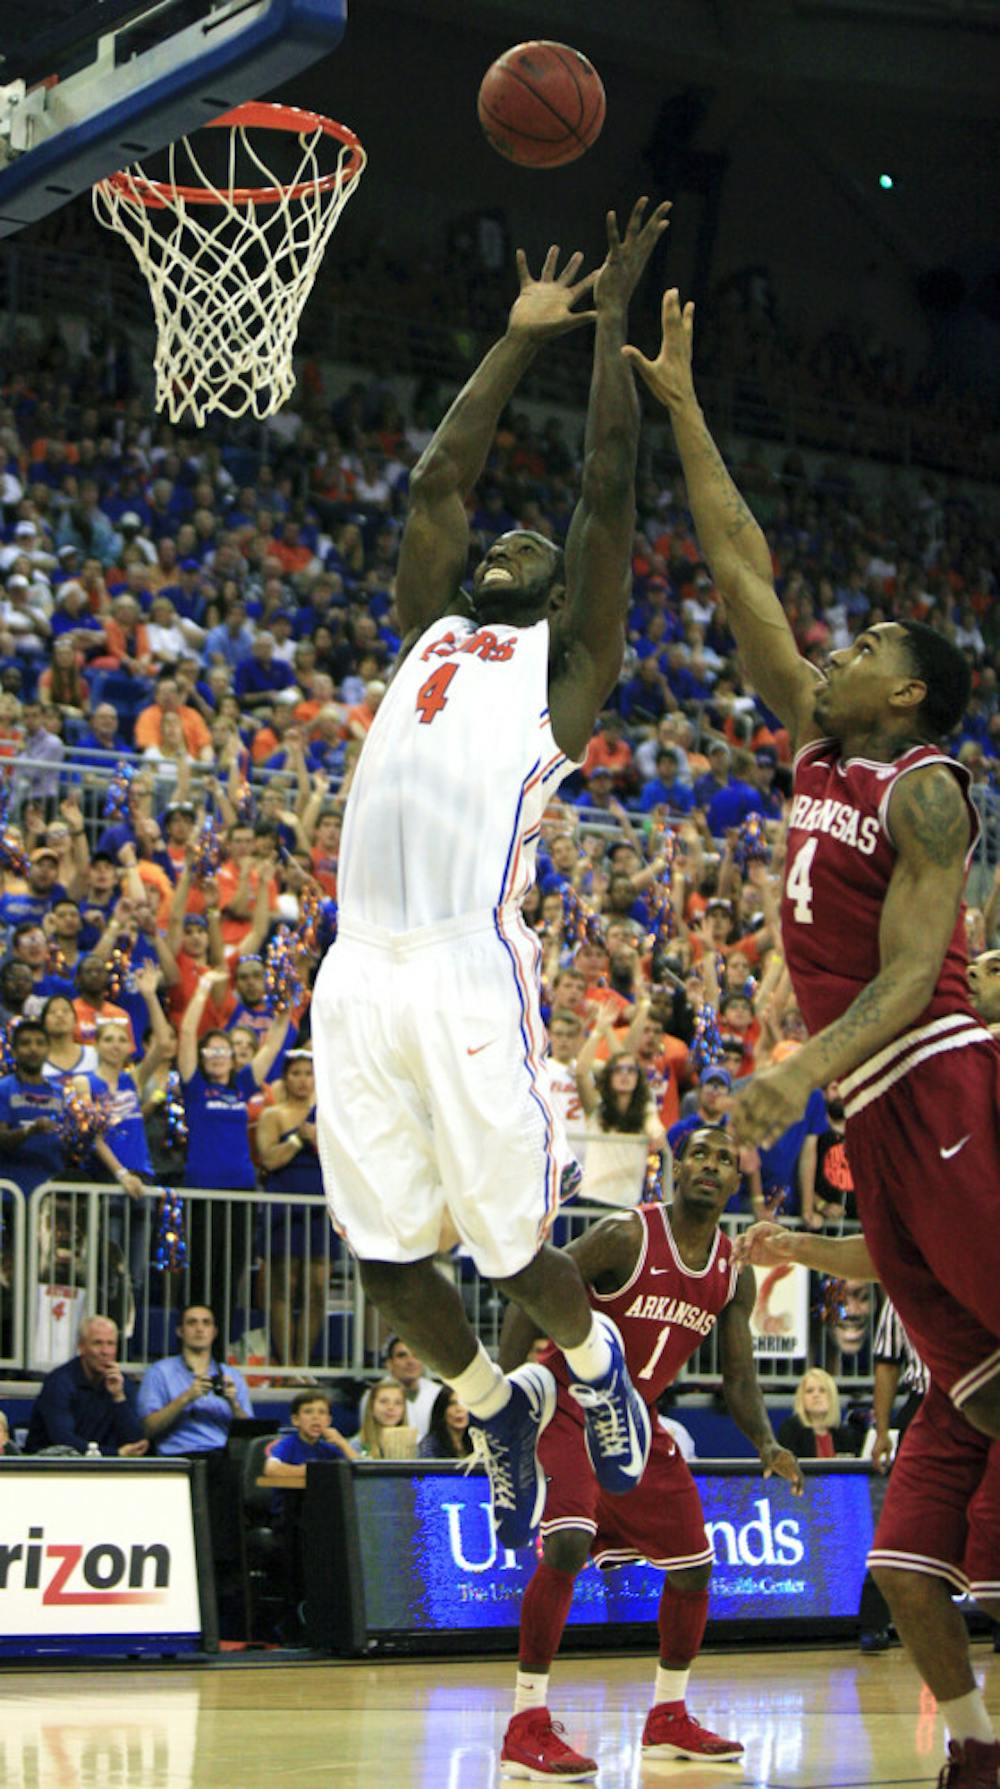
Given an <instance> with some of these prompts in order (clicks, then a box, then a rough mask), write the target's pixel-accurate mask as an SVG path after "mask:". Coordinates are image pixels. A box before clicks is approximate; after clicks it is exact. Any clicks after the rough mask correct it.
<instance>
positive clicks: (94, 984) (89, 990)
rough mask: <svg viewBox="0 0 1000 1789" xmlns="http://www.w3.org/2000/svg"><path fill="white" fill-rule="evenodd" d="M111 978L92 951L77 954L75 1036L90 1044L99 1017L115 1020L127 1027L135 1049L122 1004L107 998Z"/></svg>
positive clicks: (74, 1004) (104, 965)
mask: <svg viewBox="0 0 1000 1789" xmlns="http://www.w3.org/2000/svg"><path fill="white" fill-rule="evenodd" d="M110 980H111V977H110V975H109V973H108V966H107V964H106V963H105V962H103V961H102V959H101V958H100V957H98V956H94V955H93V954H91V955H89V956H86V957H81V959H80V966H79V968H78V969H77V972H76V985H77V990H78V992H77V995H76V998H75V1000H74V1001H73V1011H74V1012H75V1014H76V1038H77V1042H78V1043H81V1044H92V1043H94V1041H95V1040H96V1037H97V1022H98V1020H99V1019H119V1020H120V1021H121V1023H122V1024H123V1025H126V1026H127V1027H128V1035H129V1043H130V1045H131V1049H132V1052H133V1054H134V1052H135V1037H134V1035H133V1032H132V1021H131V1019H130V1018H129V1016H128V1013H127V1012H126V1011H125V1009H124V1007H122V1006H115V1004H114V1002H113V1001H111V1000H109V999H108V985H109V983H110Z"/></svg>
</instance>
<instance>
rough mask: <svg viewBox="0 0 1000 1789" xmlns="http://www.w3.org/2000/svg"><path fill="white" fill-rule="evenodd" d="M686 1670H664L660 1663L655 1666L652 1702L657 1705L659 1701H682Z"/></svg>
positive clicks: (688, 1675) (687, 1674)
mask: <svg viewBox="0 0 1000 1789" xmlns="http://www.w3.org/2000/svg"><path fill="white" fill-rule="evenodd" d="M690 1675H691V1672H690V1670H688V1671H665V1670H664V1669H663V1666H662V1665H657V1667H656V1682H655V1684H654V1685H653V1702H654V1704H655V1705H656V1706H659V1704H660V1703H661V1702H683V1700H684V1698H685V1696H686V1695H687V1687H688V1678H689V1677H690Z"/></svg>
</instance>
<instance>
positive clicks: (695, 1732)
mask: <svg viewBox="0 0 1000 1789" xmlns="http://www.w3.org/2000/svg"><path fill="white" fill-rule="evenodd" d="M642 1755H643V1757H644V1758H690V1759H697V1758H711V1760H712V1762H713V1764H736V1763H738V1761H739V1759H740V1758H742V1756H743V1747H742V1746H741V1744H740V1742H739V1740H738V1739H721V1738H720V1737H719V1735H718V1733H710V1732H709V1730H708V1728H707V1727H703V1726H702V1725H701V1722H700V1721H696V1720H695V1719H694V1716H693V1715H689V1714H688V1711H687V1709H686V1708H685V1706H684V1704H683V1702H657V1704H656V1706H655V1708H651V1709H650V1711H649V1713H648V1715H647V1716H646V1725H645V1727H644V1728H643V1731H642ZM976 1789H978V1784H977V1786H976Z"/></svg>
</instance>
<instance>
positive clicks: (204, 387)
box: [94, 101, 367, 428]
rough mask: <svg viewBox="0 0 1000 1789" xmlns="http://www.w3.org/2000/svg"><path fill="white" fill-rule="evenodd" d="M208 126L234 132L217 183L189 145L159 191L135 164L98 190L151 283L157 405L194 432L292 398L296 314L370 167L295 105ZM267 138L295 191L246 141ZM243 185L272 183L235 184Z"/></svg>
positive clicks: (244, 110) (227, 117)
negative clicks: (293, 161) (290, 159)
mask: <svg viewBox="0 0 1000 1789" xmlns="http://www.w3.org/2000/svg"><path fill="white" fill-rule="evenodd" d="M207 128H209V129H211V130H228V132H229V143H228V150H227V154H226V173H225V177H224V178H223V179H221V180H220V179H216V180H213V179H212V178H211V176H210V175H209V174H208V173H207V172H206V170H205V167H204V165H203V162H204V158H202V159H199V157H198V155H196V153H195V150H194V148H193V147H192V142H191V139H190V138H189V137H181V138H180V140H179V142H176V143H173V144H171V146H170V148H169V150H168V151H167V157H168V167H167V177H166V178H165V179H162V180H154V179H152V178H150V177H149V176H148V175H147V174H146V172H145V171H144V169H143V168H142V167H141V166H140V165H139V164H138V163H136V164H134V165H133V166H132V167H130V168H125V169H123V170H122V171H121V172H120V173H118V174H112V175H110V176H109V177H108V178H107V179H106V180H101V181H99V182H98V184H97V185H96V186H95V187H94V212H95V214H96V216H97V218H98V220H99V222H100V223H102V224H104V225H105V226H106V228H107V229H109V230H117V232H118V234H119V235H120V236H123V237H124V238H125V240H126V242H127V243H128V245H129V248H130V249H131V250H132V253H133V254H134V256H135V258H136V260H137V261H138V263H139V266H140V267H141V268H142V271H143V273H144V274H145V276H146V278H147V280H148V281H149V290H150V296H151V298H152V300H153V312H154V316H155V319H156V334H157V344H156V354H155V357H154V366H155V369H156V407H157V409H158V410H166V412H167V415H168V416H169V417H170V420H171V422H180V421H182V420H183V419H184V418H185V417H187V418H188V419H189V420H190V421H192V422H193V423H194V424H195V425H196V427H198V428H201V427H202V426H203V425H204V422H205V418H206V416H208V415H210V414H213V413H215V412H219V411H221V412H222V414H223V415H225V416H230V417H237V416H244V415H245V414H246V413H247V411H251V412H252V414H253V415H254V416H256V417H257V418H258V419H260V420H263V418H264V417H265V416H273V415H274V413H275V411H276V410H280V408H281V406H282V404H284V403H286V402H287V400H288V398H289V397H290V396H291V394H292V391H293V390H294V387H295V374H294V371H293V367H292V354H293V352H294V349H295V338H296V335H297V334H298V327H299V319H300V317H301V315H302V309H303V306H304V305H305V302H306V299H307V298H308V296H309V294H310V292H311V291H312V287H313V282H314V280H315V278H316V274H317V271H318V268H319V264H320V261H321V260H322V258H323V252H324V250H325V248H326V245H327V242H328V241H329V239H330V236H331V235H332V233H333V231H334V229H335V227H336V225H337V222H338V220H339V218H340V214H341V212H342V211H343V209H344V207H345V205H346V204H347V201H348V200H349V199H350V197H351V195H352V193H353V192H354V189H355V187H356V186H357V184H358V181H359V180H360V179H361V175H362V173H363V171H364V167H365V162H366V160H367V157H366V155H365V152H364V150H363V148H362V147H361V144H360V143H359V142H358V139H357V137H356V136H355V135H354V133H353V131H350V130H348V129H347V127H346V125H343V124H336V123H334V121H333V119H332V118H324V117H322V116H321V115H320V114H319V113H318V112H304V111H300V110H299V108H298V107H297V106H276V105H269V104H266V103H265V102H263V101H255V102H253V103H251V104H247V105H242V106H236V107H234V109H233V110H232V111H231V112H226V113H224V114H223V116H222V117H221V118H213V119H212V120H211V123H210V125H209V126H208V127H207ZM265 130H266V131H281V132H284V133H286V134H287V135H288V136H289V137H291V138H292V139H296V140H297V145H298V147H297V150H293V155H297V157H298V161H297V165H296V166H294V168H290V169H289V172H290V173H291V178H290V179H288V180H284V179H279V177H278V175H277V174H276V173H275V171H274V169H273V168H271V167H269V166H268V165H267V163H266V162H265V161H264V160H263V159H262V153H261V146H260V145H259V144H257V143H255V141H254V140H253V138H252V137H251V132H259V131H265ZM334 150H335V151H336V161H335V164H334V165H332V166H331V165H329V164H330V163H331V162H332V161H333V154H334ZM324 162H325V163H326V164H327V166H326V168H325V169H324V165H323V164H324ZM245 174H246V175H248V177H249V179H251V180H253V179H256V178H257V176H258V175H263V177H264V181H265V184H263V185H249V184H241V183H240V182H241V179H243V178H244V177H245Z"/></svg>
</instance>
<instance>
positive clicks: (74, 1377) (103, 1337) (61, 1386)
mask: <svg viewBox="0 0 1000 1789" xmlns="http://www.w3.org/2000/svg"><path fill="white" fill-rule="evenodd" d="M117 1353H118V1325H117V1324H116V1323H113V1322H112V1321H111V1318H110V1317H85V1318H84V1319H83V1322H82V1323H81V1325H80V1337H79V1343H78V1347H77V1354H76V1358H75V1359H74V1360H67V1361H66V1362H65V1363H64V1365H63V1366H61V1367H56V1368H55V1370H54V1372H51V1373H49V1374H48V1375H47V1377H46V1378H45V1379H44V1380H43V1382H42V1389H41V1391H40V1392H39V1394H38V1396H37V1398H36V1399H35V1402H34V1405H33V1407H32V1411H31V1418H30V1421H29V1423H28V1436H27V1441H26V1443H25V1453H29V1454H37V1453H40V1452H41V1450H42V1448H43V1447H73V1448H75V1449H76V1451H77V1453H79V1454H83V1453H86V1451H87V1448H88V1447H89V1446H90V1444H91V1442H94V1441H96V1443H97V1445H98V1447H99V1448H100V1450H101V1452H102V1454H105V1455H110V1456H114V1455H121V1456H124V1457H125V1458H130V1457H136V1456H138V1455H140V1454H144V1453H146V1452H148V1449H149V1442H148V1441H147V1440H146V1439H145V1438H144V1436H143V1433H142V1424H141V1422H140V1420H139V1411H138V1406H137V1400H136V1388H135V1386H134V1385H133V1384H132V1382H131V1381H130V1380H127V1379H126V1378H125V1375H124V1374H123V1372H122V1370H121V1367H120V1366H119V1365H118V1360H117Z"/></svg>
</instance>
